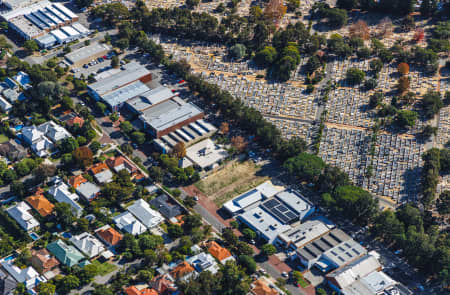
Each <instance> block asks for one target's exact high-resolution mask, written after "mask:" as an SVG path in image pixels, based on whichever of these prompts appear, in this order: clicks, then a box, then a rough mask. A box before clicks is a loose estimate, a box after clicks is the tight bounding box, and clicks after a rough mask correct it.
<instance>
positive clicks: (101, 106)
mask: <svg viewBox="0 0 450 295" xmlns="http://www.w3.org/2000/svg"><path fill="white" fill-rule="evenodd" d="M95 106H96V107H97V109H98V110H99V111H100V113H102V114H104V113H105V112H106V110H107V109H108V107H107V106H106V105H105V104H104V103H102V102H97V103H96V104H95Z"/></svg>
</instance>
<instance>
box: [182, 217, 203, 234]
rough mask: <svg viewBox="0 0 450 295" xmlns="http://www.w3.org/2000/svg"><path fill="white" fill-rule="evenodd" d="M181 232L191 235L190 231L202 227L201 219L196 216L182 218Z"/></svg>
mask: <svg viewBox="0 0 450 295" xmlns="http://www.w3.org/2000/svg"><path fill="white" fill-rule="evenodd" d="M183 221H184V223H183V225H182V227H183V230H184V232H185V233H186V234H190V233H192V231H193V230H194V229H196V228H199V227H200V226H201V225H202V218H201V216H200V215H198V214H189V215H184V216H183Z"/></svg>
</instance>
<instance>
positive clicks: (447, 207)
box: [436, 191, 450, 214]
mask: <svg viewBox="0 0 450 295" xmlns="http://www.w3.org/2000/svg"><path fill="white" fill-rule="evenodd" d="M436 207H437V210H438V212H439V214H450V191H443V192H442V193H441V194H440V195H439V198H438V199H437V201H436Z"/></svg>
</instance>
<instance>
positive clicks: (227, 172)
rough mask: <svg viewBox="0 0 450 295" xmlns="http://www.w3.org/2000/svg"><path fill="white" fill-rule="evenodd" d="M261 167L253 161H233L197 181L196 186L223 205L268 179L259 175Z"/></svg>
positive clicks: (219, 204) (219, 205)
mask: <svg viewBox="0 0 450 295" xmlns="http://www.w3.org/2000/svg"><path fill="white" fill-rule="evenodd" d="M260 171H261V167H260V166H258V165H256V164H255V163H253V162H251V161H245V162H231V163H229V164H227V165H226V166H225V167H224V168H223V169H221V170H219V171H217V172H215V173H213V174H211V175H209V176H208V177H206V178H204V179H202V180H200V181H199V182H197V183H195V184H194V185H195V187H196V188H198V189H199V190H200V191H202V192H203V193H204V194H205V195H207V196H208V198H210V199H211V200H213V201H214V203H215V204H216V205H217V206H218V207H221V206H222V205H223V203H225V202H226V201H228V200H230V199H232V198H233V197H235V196H237V195H239V194H242V193H244V192H246V191H248V190H250V189H251V188H253V187H255V186H257V185H259V184H261V183H263V182H264V181H266V180H268V179H269V177H267V176H261V175H258V174H259V173H258V172H260Z"/></svg>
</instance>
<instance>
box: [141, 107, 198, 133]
mask: <svg viewBox="0 0 450 295" xmlns="http://www.w3.org/2000/svg"><path fill="white" fill-rule="evenodd" d="M202 113H203V111H202V110H201V109H199V108H198V107H197V106H195V105H194V104H192V103H186V104H183V105H179V104H178V103H176V102H174V101H173V100H168V101H165V102H162V103H160V104H158V105H156V106H154V107H152V108H150V109H148V110H146V111H144V112H143V114H142V115H141V116H140V118H141V120H142V121H144V122H145V123H147V124H148V125H150V126H151V127H152V128H153V129H155V130H156V131H161V130H165V129H167V128H170V127H172V126H175V125H177V124H178V123H181V122H183V121H185V120H188V119H190V118H192V117H194V116H197V115H199V114H202Z"/></svg>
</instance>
